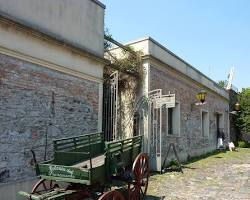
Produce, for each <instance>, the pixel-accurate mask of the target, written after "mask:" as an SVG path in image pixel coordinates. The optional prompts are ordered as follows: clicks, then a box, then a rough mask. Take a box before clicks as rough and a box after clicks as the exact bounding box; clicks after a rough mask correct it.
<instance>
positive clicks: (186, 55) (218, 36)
mask: <svg viewBox="0 0 250 200" xmlns="http://www.w3.org/2000/svg"><path fill="white" fill-rule="evenodd" d="M101 1H102V3H104V4H105V5H106V11H105V24H106V27H107V28H108V29H109V32H110V33H111V34H112V36H113V38H114V39H116V40H118V41H120V42H128V41H131V40H135V39H138V38H142V37H145V36H151V37H152V38H154V39H155V40H156V41H158V42H160V43H161V44H163V45H164V46H166V47H167V48H168V49H169V50H171V51H172V52H174V53H175V54H177V55H178V56H180V57H181V58H183V59H184V60H185V61H187V62H188V63H190V64H191V65H193V66H194V67H196V68H197V69H198V70H200V71H201V72H203V73H204V74H206V75H207V76H209V77H210V78H212V79H213V80H215V81H218V80H223V79H226V78H227V75H228V73H229V70H230V67H232V66H233V65H234V66H235V78H234V80H233V84H234V85H235V86H237V87H238V88H239V89H241V88H242V87H250V1H249V0H206V1H205V0H203V1H199V0H154V1H153V0H126V1H118V0H101Z"/></svg>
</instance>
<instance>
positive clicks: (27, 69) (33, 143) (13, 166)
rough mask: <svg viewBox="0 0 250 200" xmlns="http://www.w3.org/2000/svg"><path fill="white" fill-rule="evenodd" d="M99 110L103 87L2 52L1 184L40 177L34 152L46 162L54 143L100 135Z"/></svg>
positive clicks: (0, 55) (0, 86)
mask: <svg viewBox="0 0 250 200" xmlns="http://www.w3.org/2000/svg"><path fill="white" fill-rule="evenodd" d="M83 67H84V66H83ZM98 109H99V83H97V82H93V81H89V80H85V79H81V78H77V77H74V76H69V75H67V74H64V73H61V72H57V71H53V70H50V69H48V68H45V67H42V66H38V65H35V64H31V63H28V62H25V61H22V60H19V59H15V58H13V57H9V56H6V55H3V54H0V183H6V182H16V181H19V180H25V179H29V178H31V177H34V176H35V172H34V169H33V167H32V163H33V160H32V156H31V153H30V150H31V149H33V150H34V151H35V153H36V156H37V160H38V161H42V160H43V159H44V156H45V152H46V154H47V156H46V159H48V158H50V157H51V156H52V151H53V147H52V139H55V138H62V137H69V136H74V135H80V134H84V133H89V132H96V131H97V130H98ZM46 137H47V143H48V145H47V148H46V151H45V144H46Z"/></svg>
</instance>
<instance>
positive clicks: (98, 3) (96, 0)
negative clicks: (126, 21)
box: [91, 0, 106, 9]
mask: <svg viewBox="0 0 250 200" xmlns="http://www.w3.org/2000/svg"><path fill="white" fill-rule="evenodd" d="M91 1H92V2H94V3H96V4H97V5H99V6H100V7H102V8H103V9H106V6H105V5H104V4H103V3H102V2H100V1H98V0H91Z"/></svg>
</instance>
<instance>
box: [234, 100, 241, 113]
mask: <svg viewBox="0 0 250 200" xmlns="http://www.w3.org/2000/svg"><path fill="white" fill-rule="evenodd" d="M234 109H235V111H237V112H239V111H240V104H239V103H238V102H237V103H236V104H235V106H234Z"/></svg>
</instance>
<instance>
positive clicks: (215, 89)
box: [128, 37, 230, 171]
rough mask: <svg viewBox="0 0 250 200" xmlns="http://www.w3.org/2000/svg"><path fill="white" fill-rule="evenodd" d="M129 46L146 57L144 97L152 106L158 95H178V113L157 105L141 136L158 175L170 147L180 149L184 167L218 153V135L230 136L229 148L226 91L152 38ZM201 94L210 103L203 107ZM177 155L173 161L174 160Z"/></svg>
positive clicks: (145, 123)
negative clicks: (199, 95) (207, 155)
mask: <svg viewBox="0 0 250 200" xmlns="http://www.w3.org/2000/svg"><path fill="white" fill-rule="evenodd" d="M128 45H130V46H132V47H133V48H134V49H135V50H139V51H142V52H143V66H144V70H145V83H144V88H143V95H145V96H146V97H147V98H149V100H150V98H151V99H152V97H155V96H156V93H158V94H159V93H160V94H161V95H163V96H164V95H168V94H174V95H175V106H174V107H173V108H167V107H166V106H164V104H163V105H162V106H161V107H157V106H156V107H155V106H154V105H153V104H152V106H150V107H149V108H148V112H147V113H148V114H147V116H146V117H142V119H143V120H141V121H143V122H141V123H143V125H140V127H141V129H143V131H142V130H141V131H140V132H141V133H142V134H144V138H145V151H147V152H148V153H149V154H150V156H151V162H152V163H151V168H152V169H153V170H158V171H159V170H160V169H161V167H162V165H163V160H164V157H165V156H166V153H167V150H168V148H169V144H170V143H174V144H175V146H176V149H177V152H178V155H179V157H180V160H181V161H186V160H187V159H188V158H190V157H195V156H199V155H202V154H206V153H208V152H211V151H213V150H215V149H216V148H217V133H218V131H223V132H224V135H225V143H227V141H228V139H229V138H230V131H229V95H228V92H227V91H226V90H224V89H223V88H221V87H219V86H218V85H217V84H216V83H215V82H214V81H212V80H211V79H210V78H208V77H207V76H205V75H204V74H202V73H201V72H199V71H198V70H196V69H195V68H194V67H192V66H191V65H189V64H188V63H187V62H185V61H184V60H182V59H181V58H179V57H178V56H176V55H175V54H174V53H172V52H171V51H169V50H168V49H166V48H165V47H163V46H162V45H161V44H159V43H158V42H156V41H155V40H153V39H152V38H150V37H149V38H144V39H141V40H137V41H134V42H131V43H128ZM201 90H205V91H206V93H207V96H206V103H205V104H204V105H197V101H198V100H197V98H196V95H197V94H198V93H199V92H200V91H201ZM171 154H172V155H170V157H169V160H171V159H173V152H172V153H171Z"/></svg>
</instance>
